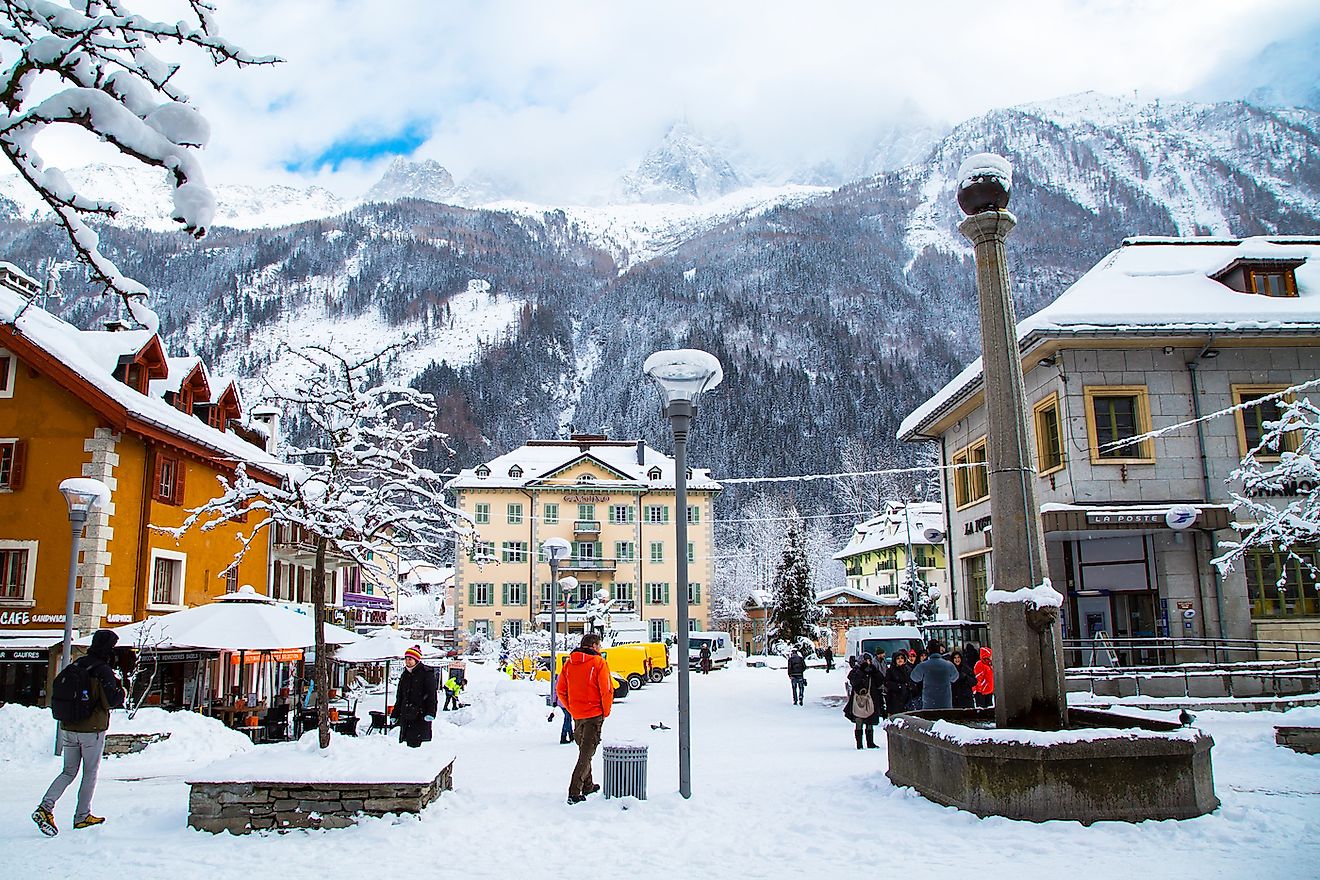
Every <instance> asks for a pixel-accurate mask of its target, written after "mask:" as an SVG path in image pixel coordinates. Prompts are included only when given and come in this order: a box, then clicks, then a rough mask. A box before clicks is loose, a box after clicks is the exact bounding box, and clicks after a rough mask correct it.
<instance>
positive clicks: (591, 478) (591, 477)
mask: <svg viewBox="0 0 1320 880" xmlns="http://www.w3.org/2000/svg"><path fill="white" fill-rule="evenodd" d="M577 481H578V482H579V483H594V482H596V475H595V474H583V475H582V476H580V477H578V478H577Z"/></svg>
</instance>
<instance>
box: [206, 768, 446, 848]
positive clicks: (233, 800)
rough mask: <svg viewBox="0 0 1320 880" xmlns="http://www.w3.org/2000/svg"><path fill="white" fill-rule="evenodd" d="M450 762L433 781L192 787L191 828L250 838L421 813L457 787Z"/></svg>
mask: <svg viewBox="0 0 1320 880" xmlns="http://www.w3.org/2000/svg"><path fill="white" fill-rule="evenodd" d="M453 769H454V765H453V763H452V762H451V763H450V764H449V765H448V766H446V767H445V769H444V770H442V771H440V774H439V775H438V776H436V778H435V779H434V780H433V781H432V782H412V783H407V782H380V783H361V782H316V783H307V782H303V783H294V782H193V783H191V791H190V793H189V795H188V827H190V828H196V829H198V830H199V831H210V832H212V833H216V834H218V833H220V832H222V831H228V832H230V833H231V834H247V833H248V832H250V831H270V830H275V831H281V830H284V829H286V828H346V827H348V826H349V825H352V824H354V822H355V821H356V817H357V816H359V815H367V816H383V815H385V814H387V813H420V812H421V811H422V810H423V809H425V807H426V806H427V804H429V803H431V801H433V800H435V799H436V798H438V797H439V796H440V793H441V792H444V791H449V790H450V789H452V788H453V787H454V784H453Z"/></svg>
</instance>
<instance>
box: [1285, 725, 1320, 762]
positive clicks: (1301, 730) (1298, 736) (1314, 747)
mask: <svg viewBox="0 0 1320 880" xmlns="http://www.w3.org/2000/svg"><path fill="white" fill-rule="evenodd" d="M1274 741H1275V742H1276V743H1277V744H1279V745H1281V746H1283V747H1284V748H1285V749H1292V750H1293V751H1294V752H1300V753H1301V754H1303V755H1320V727H1276V728H1274Z"/></svg>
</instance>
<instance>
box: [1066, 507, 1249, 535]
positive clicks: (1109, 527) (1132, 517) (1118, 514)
mask: <svg viewBox="0 0 1320 880" xmlns="http://www.w3.org/2000/svg"><path fill="white" fill-rule="evenodd" d="M1187 508H1190V509H1192V510H1194V511H1195V512H1196V517H1195V519H1194V520H1193V521H1192V522H1191V523H1189V524H1187V525H1184V526H1182V528H1178V527H1177V526H1176V525H1173V524H1171V521H1172V522H1174V523H1177V522H1178V514H1179V513H1181V512H1184V511H1185V510H1186V509H1187ZM1040 510H1041V520H1042V522H1043V524H1044V527H1045V531H1046V532H1047V533H1048V532H1106V531H1123V532H1133V531H1140V532H1151V531H1154V532H1175V531H1183V530H1186V529H1195V530H1198V531H1218V530H1219V529H1226V528H1228V527H1229V507H1228V505H1226V504H1180V503H1170V504H1105V505H1094V506H1092V505H1084V504H1042V505H1041V508H1040Z"/></svg>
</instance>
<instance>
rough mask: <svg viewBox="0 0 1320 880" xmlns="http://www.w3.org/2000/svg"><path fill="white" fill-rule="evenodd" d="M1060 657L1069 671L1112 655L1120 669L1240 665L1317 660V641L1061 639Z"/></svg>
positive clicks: (1143, 638)
mask: <svg viewBox="0 0 1320 880" xmlns="http://www.w3.org/2000/svg"><path fill="white" fill-rule="evenodd" d="M1063 654H1064V661H1065V663H1064V665H1065V666H1067V667H1069V668H1079V667H1081V668H1096V667H1099V666H1105V665H1108V664H1107V663H1097V662H1095V661H1096V660H1097V659H1098V658H1100V657H1103V656H1107V655H1111V654H1112V655H1114V657H1115V659H1116V660H1117V662H1116V664H1114V665H1116V666H1117V667H1120V668H1121V667H1129V666H1181V665H1185V664H1189V663H1207V662H1208V663H1212V664H1213V663H1232V662H1238V663H1241V662H1250V661H1253V660H1261V659H1265V660H1277V659H1289V657H1291V659H1294V660H1302V659H1304V658H1305V659H1310V658H1314V657H1320V642H1296V641H1286V640H1283V639H1219V638H1185V639H1183V638H1173V637H1171V636H1144V637H1138V638H1112V637H1108V636H1106V637H1105V639H1104V641H1103V643H1102V642H1098V641H1096V640H1094V639H1064V640H1063ZM1262 655H1264V656H1262ZM1279 655H1283V656H1279ZM1088 657H1089V658H1090V660H1089V662H1088V660H1087V658H1088Z"/></svg>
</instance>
